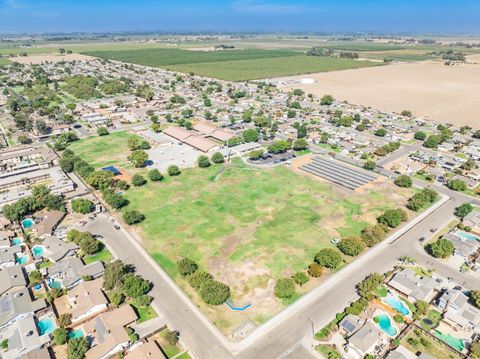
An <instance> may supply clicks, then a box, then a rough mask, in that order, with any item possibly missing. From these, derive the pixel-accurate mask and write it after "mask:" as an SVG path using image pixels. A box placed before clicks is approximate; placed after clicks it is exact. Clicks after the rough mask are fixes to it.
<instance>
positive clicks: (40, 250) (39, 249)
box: [32, 244, 45, 258]
mask: <svg viewBox="0 0 480 359" xmlns="http://www.w3.org/2000/svg"><path fill="white" fill-rule="evenodd" d="M32 253H33V256H34V257H35V258H38V257H43V256H44V255H45V247H44V246H40V245H38V244H37V245H35V246H33V247H32Z"/></svg>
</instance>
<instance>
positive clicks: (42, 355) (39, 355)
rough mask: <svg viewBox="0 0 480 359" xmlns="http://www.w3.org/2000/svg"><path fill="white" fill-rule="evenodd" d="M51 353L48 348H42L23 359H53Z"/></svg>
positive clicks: (23, 356) (22, 358)
mask: <svg viewBox="0 0 480 359" xmlns="http://www.w3.org/2000/svg"><path fill="white" fill-rule="evenodd" d="M51 358H52V357H51V355H50V352H49V351H48V348H46V347H45V348H42V349H37V350H32V351H31V352H28V353H27V354H25V355H22V357H21V359H51Z"/></svg>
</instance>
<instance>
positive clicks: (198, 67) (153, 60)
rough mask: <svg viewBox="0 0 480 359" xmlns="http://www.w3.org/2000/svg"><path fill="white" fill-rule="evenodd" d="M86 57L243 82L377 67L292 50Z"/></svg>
mask: <svg viewBox="0 0 480 359" xmlns="http://www.w3.org/2000/svg"><path fill="white" fill-rule="evenodd" d="M84 54H86V55H90V56H97V57H101V58H106V59H112V60H118V61H124V62H129V63H135V64H140V65H146V66H154V67H162V68H166V69H169V70H174V71H180V72H193V73H194V74H197V75H202V76H207V77H214V78H220V79H223V80H230V81H244V80H253V79H261V78H266V77H274V76H286V75H294V74H302V73H312V72H323V71H333V70H343V69H351V68H359V67H366V66H374V65H378V63H374V62H370V61H355V60H347V59H335V58H320V57H314V56H306V55H304V54H303V53H301V52H297V51H291V50H261V49H247V50H231V51H217V52H207V51H189V50H180V49H142V50H132V51H90V52H84Z"/></svg>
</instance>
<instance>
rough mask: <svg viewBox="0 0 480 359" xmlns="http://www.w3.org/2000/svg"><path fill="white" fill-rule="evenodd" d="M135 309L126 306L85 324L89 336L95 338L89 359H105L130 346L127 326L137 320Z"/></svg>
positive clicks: (88, 354) (89, 352)
mask: <svg viewBox="0 0 480 359" xmlns="http://www.w3.org/2000/svg"><path fill="white" fill-rule="evenodd" d="M137 318H138V317H137V314H136V313H135V311H134V310H133V308H132V307H131V306H130V305H128V304H126V305H124V306H122V307H120V308H118V309H115V310H112V311H111V312H106V313H102V314H100V315H99V316H97V317H96V318H95V319H92V320H90V321H88V322H87V323H85V325H84V328H85V332H86V333H87V335H90V336H91V337H92V338H93V343H92V347H91V348H90V350H89V351H88V352H87V354H86V358H87V359H104V358H109V357H110V356H112V355H114V354H115V353H118V352H120V351H122V350H124V349H125V348H127V347H128V346H129V345H130V337H129V336H128V334H127V331H126V329H125V326H126V325H128V324H131V323H133V322H135V321H136V320H137Z"/></svg>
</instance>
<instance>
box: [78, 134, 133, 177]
mask: <svg viewBox="0 0 480 359" xmlns="http://www.w3.org/2000/svg"><path fill="white" fill-rule="evenodd" d="M132 137H137V138H138V139H141V138H140V136H137V135H134V134H131V133H128V132H124V131H120V132H113V133H111V134H109V135H108V136H103V137H100V136H97V135H94V136H90V137H86V138H83V139H81V140H79V141H75V142H73V143H72V144H71V145H70V147H69V149H71V150H72V151H73V152H75V154H77V155H78V156H80V157H81V158H83V159H84V160H85V161H87V162H88V163H89V164H91V165H92V166H93V167H95V168H96V169H98V168H101V167H105V166H119V165H121V166H126V165H129V163H128V161H127V156H128V154H129V153H130V151H129V149H128V146H127V141H128V139H129V138H132Z"/></svg>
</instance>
